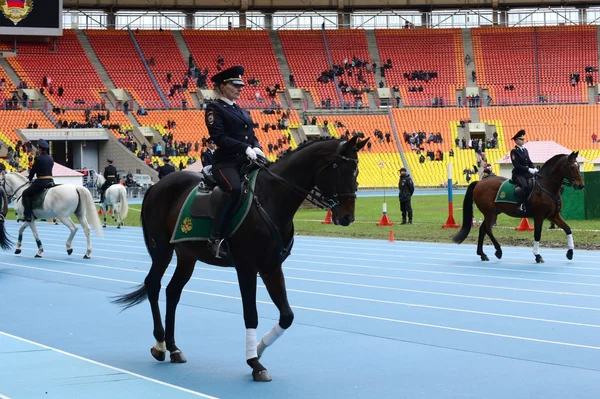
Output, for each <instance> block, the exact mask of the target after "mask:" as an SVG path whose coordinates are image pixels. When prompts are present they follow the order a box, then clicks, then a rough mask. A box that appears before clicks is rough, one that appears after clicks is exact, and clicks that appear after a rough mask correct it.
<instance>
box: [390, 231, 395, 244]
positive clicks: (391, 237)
mask: <svg viewBox="0 0 600 399" xmlns="http://www.w3.org/2000/svg"><path fill="white" fill-rule="evenodd" d="M389 240H390V242H394V241H396V239H395V238H394V230H392V229H390V239H389Z"/></svg>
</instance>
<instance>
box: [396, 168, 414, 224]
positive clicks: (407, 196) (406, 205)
mask: <svg viewBox="0 0 600 399" xmlns="http://www.w3.org/2000/svg"><path fill="white" fill-rule="evenodd" d="M398 189H399V190H400V194H399V197H400V211H401V212H402V223H400V224H406V215H407V214H408V224H412V222H413V210H412V205H411V203H410V200H411V197H412V195H413V193H414V192H415V184H414V183H413V181H412V179H411V177H410V175H409V174H407V173H406V168H401V169H400V181H399V182H398Z"/></svg>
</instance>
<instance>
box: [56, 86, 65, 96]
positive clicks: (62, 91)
mask: <svg viewBox="0 0 600 399" xmlns="http://www.w3.org/2000/svg"><path fill="white" fill-rule="evenodd" d="M64 93H65V89H63V87H62V86H58V96H59V97H62V95H63V94H64Z"/></svg>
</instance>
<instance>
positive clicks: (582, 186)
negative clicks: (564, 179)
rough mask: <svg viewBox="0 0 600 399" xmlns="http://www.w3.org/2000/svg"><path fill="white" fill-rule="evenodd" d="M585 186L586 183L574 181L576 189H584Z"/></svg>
mask: <svg viewBox="0 0 600 399" xmlns="http://www.w3.org/2000/svg"><path fill="white" fill-rule="evenodd" d="M584 187H585V184H577V183H573V188H574V189H575V190H583V188H584Z"/></svg>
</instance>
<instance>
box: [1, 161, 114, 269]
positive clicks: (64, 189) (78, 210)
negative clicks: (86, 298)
mask: <svg viewBox="0 0 600 399" xmlns="http://www.w3.org/2000/svg"><path fill="white" fill-rule="evenodd" d="M1 185H2V187H3V188H4V190H5V191H6V194H7V195H8V198H9V200H13V199H14V200H15V211H16V212H18V213H20V214H21V215H22V214H24V212H23V204H22V203H21V196H22V195H23V191H25V189H26V188H27V187H29V185H30V183H29V181H28V180H27V178H26V177H25V176H23V175H22V174H20V173H16V172H8V173H5V174H4V176H3V178H2V182H1ZM73 214H75V216H77V219H78V220H79V223H80V224H81V226H82V227H83V231H84V232H85V236H86V238H87V251H86V253H85V255H84V256H83V258H84V259H90V255H91V253H92V241H91V237H90V225H91V226H92V228H93V229H94V231H95V232H96V235H98V236H99V237H102V234H103V233H102V226H101V225H100V219H99V218H98V214H97V212H96V205H95V204H94V199H93V198H92V194H91V193H90V192H89V190H88V189H87V188H85V187H80V186H76V185H73V184H60V185H57V186H56V187H51V188H49V189H48V192H47V194H46V197H45V198H44V202H43V204H42V207H41V209H34V210H33V216H35V217H37V218H39V219H53V218H56V219H59V220H60V221H61V222H62V223H63V224H64V225H65V226H67V227H68V228H69V230H70V231H71V234H70V235H69V237H68V238H67V243H66V245H67V254H69V255H71V254H72V253H73V247H72V243H73V238H74V237H75V233H77V226H76V225H75V223H73V221H72V220H71V215H73ZM28 226H29V227H30V228H31V231H32V232H33V236H34V238H35V242H36V244H37V246H38V252H37V253H36V255H35V257H36V258H41V257H42V252H44V247H43V245H42V241H41V240H40V236H39V234H38V230H37V227H36V225H35V218H33V219H32V221H31V222H24V223H23V225H22V226H21V228H20V229H19V237H18V238H17V249H16V250H15V253H16V254H20V253H21V243H22V241H23V231H24V230H25V229H26V228H27V227H28Z"/></svg>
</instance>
